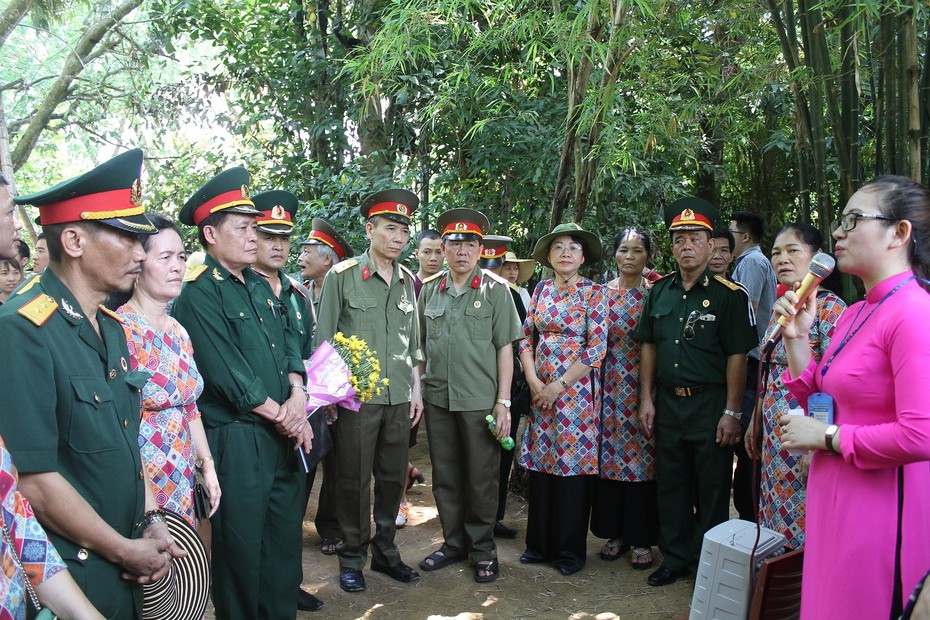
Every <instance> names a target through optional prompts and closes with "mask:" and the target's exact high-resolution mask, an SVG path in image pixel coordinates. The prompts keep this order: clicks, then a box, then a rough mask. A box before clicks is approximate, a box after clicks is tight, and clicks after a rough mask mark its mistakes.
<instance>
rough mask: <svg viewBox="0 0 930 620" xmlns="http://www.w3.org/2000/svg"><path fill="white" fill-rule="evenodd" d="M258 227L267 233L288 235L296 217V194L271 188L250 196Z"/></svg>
mask: <svg viewBox="0 0 930 620" xmlns="http://www.w3.org/2000/svg"><path fill="white" fill-rule="evenodd" d="M252 202H253V203H254V205H255V208H256V209H258V210H259V211H261V215H256V216H255V221H256V222H257V223H258V229H259V230H260V231H262V232H263V233H266V234H269V235H290V234H291V231H292V230H293V229H294V219H295V218H296V217H297V207H298V201H297V196H295V195H294V194H292V193H290V192H289V191H287V190H283V189H272V190H268V191H267V192H261V193H258V194H255V195H254V196H252Z"/></svg>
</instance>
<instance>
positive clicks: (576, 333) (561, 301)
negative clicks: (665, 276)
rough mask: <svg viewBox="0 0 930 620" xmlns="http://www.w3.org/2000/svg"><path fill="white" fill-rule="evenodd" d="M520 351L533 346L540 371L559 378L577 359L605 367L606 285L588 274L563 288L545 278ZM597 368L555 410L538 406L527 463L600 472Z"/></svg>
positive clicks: (574, 472) (525, 449)
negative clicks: (592, 278) (593, 279)
mask: <svg viewBox="0 0 930 620" xmlns="http://www.w3.org/2000/svg"><path fill="white" fill-rule="evenodd" d="M523 330H524V333H525V338H524V339H523V340H521V341H520V351H521V352H522V351H525V350H527V349H528V348H529V347H531V346H533V344H532V343H533V342H534V331H535V332H536V334H537V335H536V336H535V338H536V339H537V341H538V342H537V343H536V351H535V357H536V375H537V376H538V377H539V379H540V381H542V382H543V383H547V384H548V383H551V382H552V381H556V380H558V378H559V377H561V376H562V375H563V374H565V371H567V370H568V368H569V367H570V366H571V365H572V364H573V363H575V361H577V360H581V362H582V363H583V364H585V365H587V366H590V367H592V368H595V369H597V368H600V366H601V361H602V360H603V358H604V354H605V352H606V350H607V304H606V299H605V297H604V291H603V287H602V286H601V285H599V284H595V283H593V282H592V281H591V280H588V279H587V278H581V279H580V280H579V281H578V282H577V283H576V284H574V285H572V286H570V287H568V288H566V289H563V290H559V289H558V288H557V287H556V285H555V281H554V280H551V279H550V280H546V281H544V282H540V283H539V284H538V285H537V286H536V291H535V292H534V294H533V298H532V300H531V302H530V307H529V309H528V310H527V313H526V321H524V323H523ZM598 374H599V372H598V371H597V370H595V371H593V372H590V373H588V375H586V376H584V377H582V378H581V379H580V380H578V381H576V382H575V383H573V384H571V385H569V386H568V388H566V389H565V390H564V391H563V392H562V394H561V396H559V398H558V400H556V401H555V404H554V406H553V407H552V409H547V410H540V409H537V408H535V407H534V408H532V409H531V411H530V416H529V420H528V423H527V427H526V431H525V432H524V435H523V440H522V443H521V447H520V460H519V464H520V466H521V467H525V468H526V469H529V470H532V471H538V472H542V473H547V474H553V475H556V476H587V475H597V472H598V445H599V440H598V433H599V428H600V400H601V398H600V395H601V390H600V385H599V383H600V382H599V380H598Z"/></svg>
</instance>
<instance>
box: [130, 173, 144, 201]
mask: <svg viewBox="0 0 930 620" xmlns="http://www.w3.org/2000/svg"><path fill="white" fill-rule="evenodd" d="M129 202H130V203H132V204H134V205H135V206H137V207H139V206H142V181H140V180H139V179H136V180H135V181H133V182H132V187H131V188H130V190H129Z"/></svg>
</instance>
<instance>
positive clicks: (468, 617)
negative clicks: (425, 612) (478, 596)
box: [426, 611, 484, 620]
mask: <svg viewBox="0 0 930 620" xmlns="http://www.w3.org/2000/svg"><path fill="white" fill-rule="evenodd" d="M482 618H484V614H476V613H474V612H471V611H463V612H462V613H460V614H459V615H457V616H428V617H427V618H426V620H481V619H482Z"/></svg>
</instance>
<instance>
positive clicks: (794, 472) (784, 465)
mask: <svg viewBox="0 0 930 620" xmlns="http://www.w3.org/2000/svg"><path fill="white" fill-rule="evenodd" d="M845 309H846V304H845V303H844V302H843V300H842V299H840V298H839V297H837V296H836V295H834V294H833V293H831V292H830V291H824V292H822V293H821V294H820V295H818V297H817V318H816V320H815V321H814V324H813V325H811V331H810V344H811V350H812V351H813V352H814V358H815V359H816V360H818V361H819V360H820V358H821V357H822V356H823V352H824V351H826V350H827V347H828V346H829V344H830V337H831V336H832V335H833V328H834V326H835V325H836V322H837V320H838V319H839V318H840V315H841V314H843V311H844V310H845ZM774 329H775V323H774V321H772V320H769V326H768V328H767V329H766V330H765V340H768V339H769V338H770V337H771V336H772V332H773V331H774ZM787 368H788V357H787V354H786V352H785V345H784V341H779V342H778V344H777V345H776V346H775V350H774V351H773V352H772V366H771V368H770V370H769V376H768V379H767V381H766V384H765V398H764V400H763V401H762V424H763V438H762V493H761V496H760V498H759V517H760V520H761V522H762V525H763V526H764V527H767V528H769V529H771V530H775V531H776V532H781V533H782V534H784V535H785V538H786V539H787V543H786V544H787V545H788V546H789V547H791V548H792V549H797V548H799V547H801V545H803V544H804V521H805V498H806V495H807V485H806V484H805V483H804V481H803V480H802V479H801V469H800V463H801V457H800V456H791V455H790V454H788V451H787V450H784V449H782V447H781V437H780V432H781V427H780V426H778V423H777V418H778V415H779V414H781V413H783V412H786V411H788V410H789V409H794V408H795V407H797V406H798V401H797V399H795V398H794V396H792V395H791V393H790V392H789V391H788V390H787V389H786V388H785V382H784V381H783V380H782V375H783V374H784V372H785V370H787Z"/></svg>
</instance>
